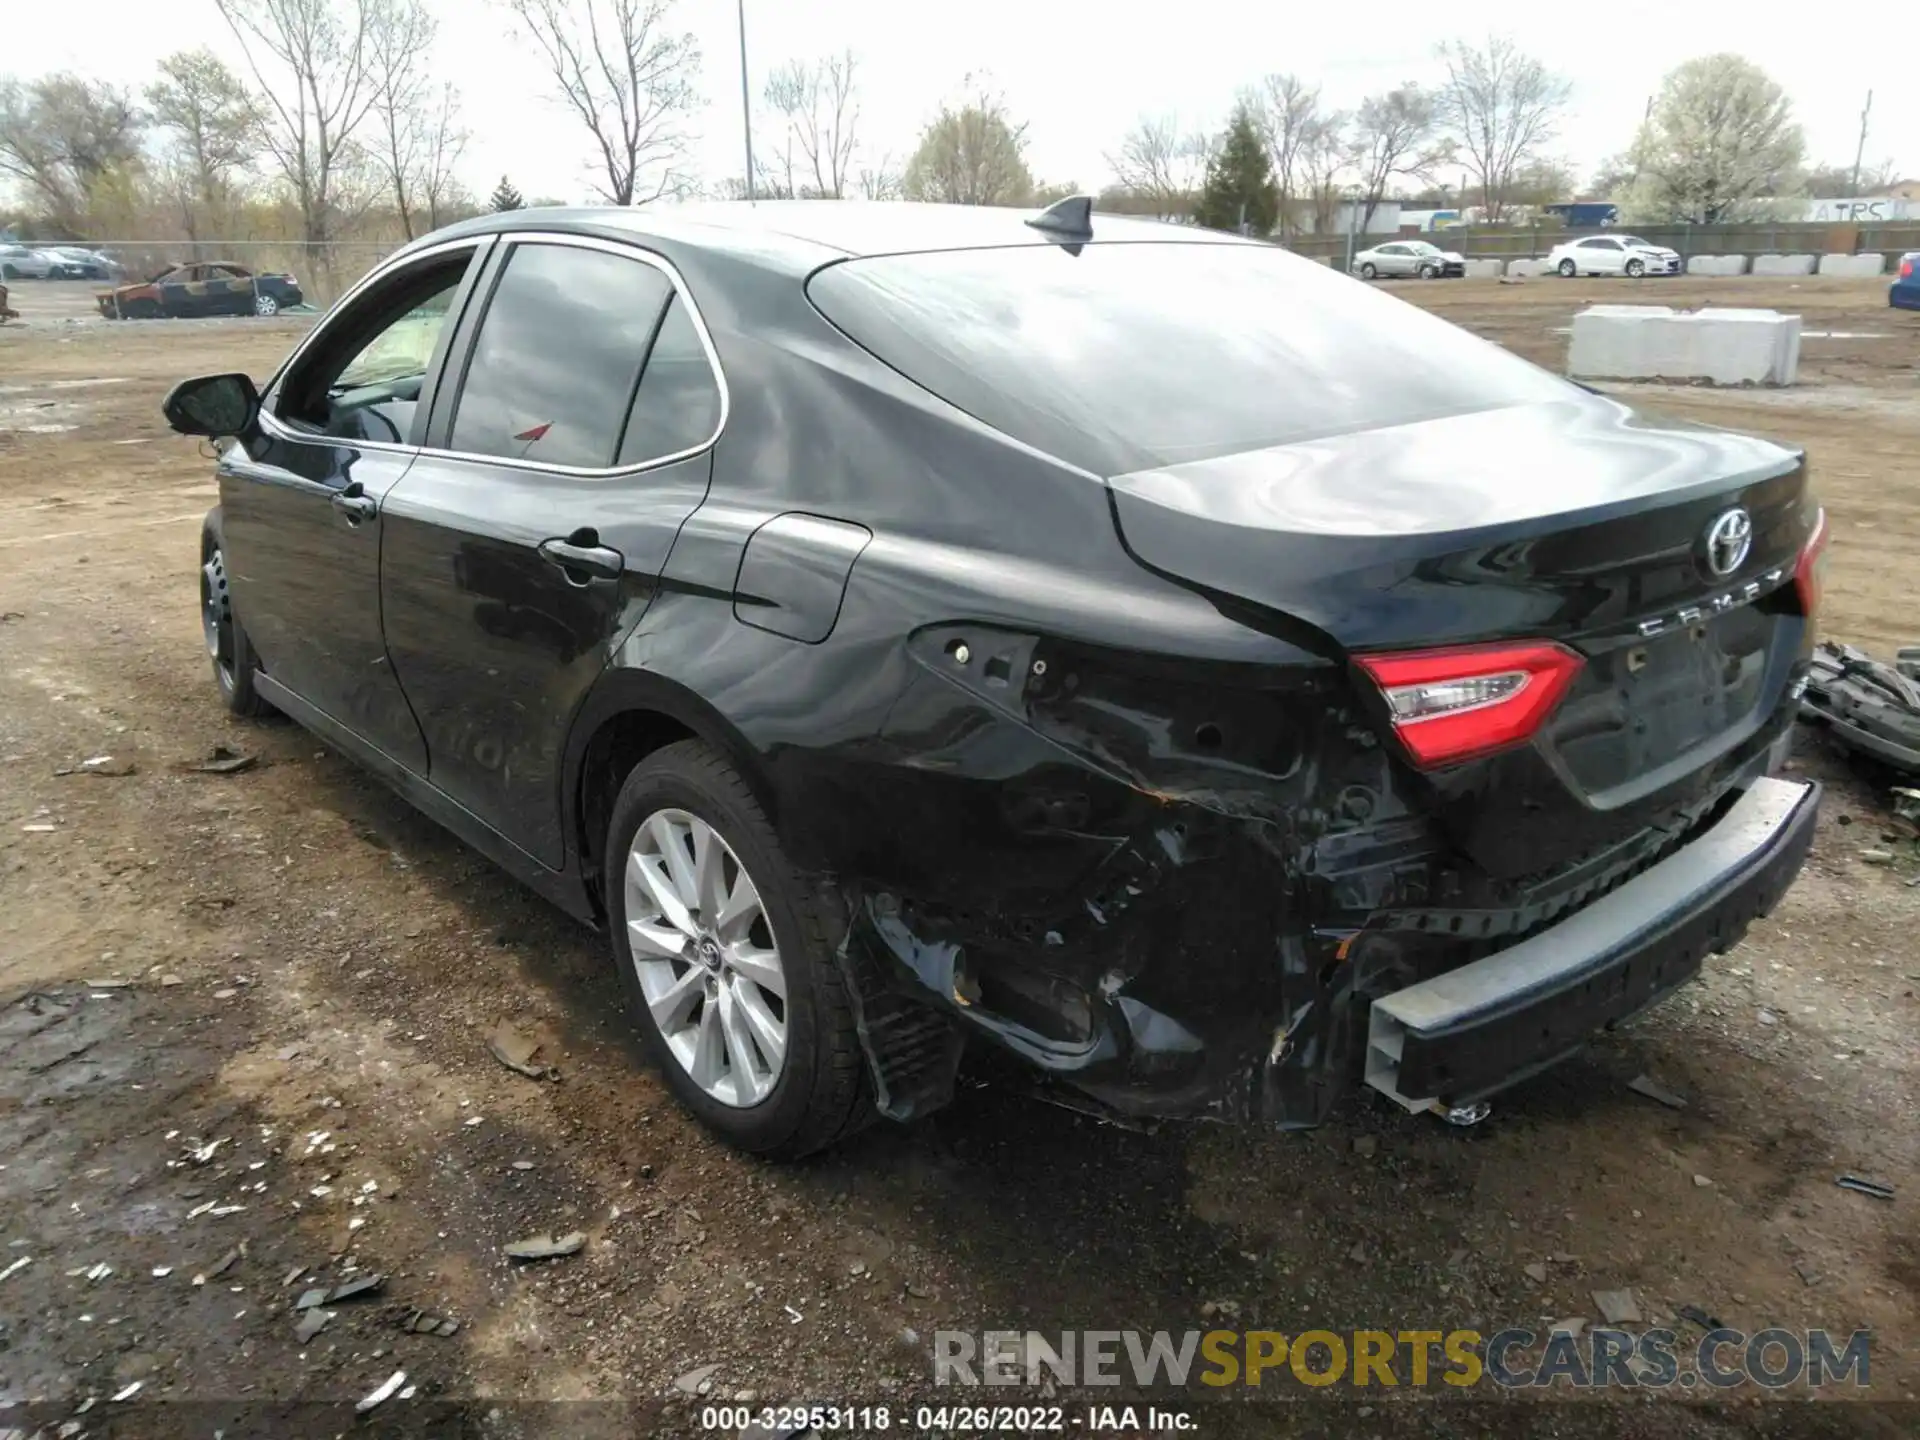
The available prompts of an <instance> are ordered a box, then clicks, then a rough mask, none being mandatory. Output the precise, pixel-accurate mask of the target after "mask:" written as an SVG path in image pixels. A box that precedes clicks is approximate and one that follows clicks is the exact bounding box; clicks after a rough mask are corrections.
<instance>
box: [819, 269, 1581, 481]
mask: <svg viewBox="0 0 1920 1440" xmlns="http://www.w3.org/2000/svg"><path fill="white" fill-rule="evenodd" d="M807 289H808V294H809V295H810V296H811V297H812V299H813V302H814V304H815V305H817V306H818V307H819V309H820V310H821V312H822V313H823V314H825V315H826V317H827V318H828V319H829V320H831V321H832V322H833V323H834V324H835V325H837V326H839V327H840V328H841V329H842V330H844V331H845V332H846V333H847V334H848V335H849V336H851V337H852V338H853V339H854V340H855V341H857V342H858V343H859V344H860V345H862V346H863V347H865V348H866V349H868V350H870V351H872V352H873V353H874V354H875V355H876V356H878V357H879V358H880V359H881V360H883V361H885V362H886V363H887V364H889V365H891V366H892V367H893V368H895V369H896V370H898V371H900V372H901V373H902V374H903V375H905V376H907V377H908V378H909V379H911V380H913V381H914V382H916V383H917V384H919V385H922V386H924V387H925V388H927V389H928V390H931V391H933V392H934V393H935V394H936V395H939V396H941V397H942V398H944V399H946V400H948V401H949V402H951V403H952V404H954V405H957V406H958V407H959V408H960V409H962V410H964V411H966V412H967V413H968V414H970V415H972V416H974V418H976V419H978V420H981V421H984V422H985V423H986V424H988V425H991V426H993V427H994V428H995V429H997V430H1001V431H1003V432H1005V433H1006V434H1008V435H1011V436H1013V437H1014V438H1015V439H1017V440H1021V441H1024V442H1025V443H1027V444H1029V445H1032V446H1034V447H1036V448H1038V449H1040V450H1044V451H1046V452H1047V453H1049V454H1052V455H1056V456H1058V457H1060V458H1061V459H1063V460H1067V461H1069V462H1070V463H1072V464H1075V465H1079V466H1081V467H1082V468H1084V469H1088V470H1091V471H1093V472H1095V473H1096V474H1101V475H1117V474H1124V473H1127V472H1129V471H1134V470H1145V469H1152V468H1155V467H1158V466H1164V465H1176V464H1180V463H1182V462H1185V461H1191V460H1204V459H1210V458H1213V457H1215V456H1219V455H1230V454H1235V453H1238V452H1240V451H1245V450H1257V449H1262V448H1264V447H1266V446H1269V445H1284V444H1287V443H1288V442H1290V441H1297V440H1306V439H1311V438H1314V437H1317V436H1324V435H1335V434H1342V433H1346V432H1349V431H1356V430H1371V429H1378V428H1382V427H1386V426H1390V425H1404V424H1409V423H1412V422H1415V421H1420V420H1432V419H1439V418H1442V417H1445V416H1450V415H1463V414H1467V413H1470V412H1472V411H1477V410H1491V409H1497V408H1499V407H1502V406H1507V405H1519V404H1526V403H1528V402H1531V401H1538V400H1563V399H1565V398H1567V397H1568V396H1569V395H1578V394H1579V393H1580V392H1579V391H1577V390H1575V389H1574V388H1573V387H1572V386H1570V385H1568V384H1567V382H1566V381H1563V380H1560V379H1558V378H1557V377H1555V376H1553V375H1550V374H1548V373H1547V372H1546V371H1544V370H1541V369H1539V368H1538V367H1536V366H1534V365H1531V364H1529V363H1528V362H1526V361H1524V360H1521V359H1519V358H1518V357H1517V356H1514V355H1512V354H1509V353H1508V352H1507V351H1505V350H1502V349H1500V348H1499V347H1498V346H1496V345H1493V344H1490V343H1489V342H1487V341H1484V340H1480V339H1478V338H1476V337H1475V336H1473V335H1470V334H1468V333H1467V332H1466V331H1464V330H1461V329H1459V328H1458V327H1456V326H1454V325H1450V324H1448V323H1447V322H1446V321H1444V320H1441V319H1439V318H1437V317H1435V316H1433V315H1430V314H1428V313H1427V312H1426V311H1424V310H1421V309H1419V308H1417V307H1416V306H1413V305H1410V304H1408V303H1406V302H1405V301H1402V300H1396V299H1394V298H1393V297H1391V296H1389V295H1385V294H1382V293H1381V292H1380V291H1378V290H1376V289H1374V288H1372V287H1371V286H1368V285H1365V284H1362V283H1360V282H1359V281H1356V280H1350V279H1348V278H1347V277H1346V276H1344V275H1340V274H1336V273H1335V272H1334V271H1333V270H1332V269H1330V268H1329V267H1327V266H1325V265H1322V264H1317V263H1314V262H1312V261H1308V260H1303V259H1301V258H1299V257H1298V256H1294V255H1290V254H1288V253H1287V252H1285V251H1283V250H1280V249H1277V248H1275V247H1272V246H1267V245H1244V244H1220V243H1206V242H1177V241H1174V242H1153V243H1125V244H1121V243H1110V244H1098V243H1096V244H1092V245H1088V246H1086V247H1085V248H1084V249H1083V250H1082V251H1081V252H1080V253H1079V254H1078V255H1073V254H1070V253H1069V252H1068V251H1067V250H1065V249H1064V248H1062V247H1060V246H1058V245H1029V246H1017V247H1009V248H1004V249H990V250H949V251H938V252H931V253H925V254H914V255H881V256H873V257H870V258H867V259H856V260H849V261H844V262H842V263H839V264H836V265H831V266H829V267H827V268H826V269H824V270H821V271H820V272H818V273H817V274H815V275H814V277H813V278H812V280H811V281H810V282H809V283H808V287H807ZM1462 458H1463V460H1468V459H1470V457H1462Z"/></svg>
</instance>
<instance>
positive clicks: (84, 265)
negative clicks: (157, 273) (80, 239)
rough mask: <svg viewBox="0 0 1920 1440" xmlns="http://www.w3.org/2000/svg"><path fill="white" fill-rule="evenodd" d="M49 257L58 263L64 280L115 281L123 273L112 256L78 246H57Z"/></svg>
mask: <svg viewBox="0 0 1920 1440" xmlns="http://www.w3.org/2000/svg"><path fill="white" fill-rule="evenodd" d="M47 255H48V257H49V258H50V259H52V260H54V261H56V262H57V264H58V267H59V272H60V274H59V278H60V279H63V280H115V279H118V278H119V277H120V275H121V273H122V271H121V268H120V266H119V264H118V263H117V262H116V261H115V260H114V259H113V258H112V257H111V256H108V255H104V254H102V253H101V252H100V251H98V250H87V249H84V248H82V247H80V246H78V245H55V246H52V247H50V248H49V249H48V250H47Z"/></svg>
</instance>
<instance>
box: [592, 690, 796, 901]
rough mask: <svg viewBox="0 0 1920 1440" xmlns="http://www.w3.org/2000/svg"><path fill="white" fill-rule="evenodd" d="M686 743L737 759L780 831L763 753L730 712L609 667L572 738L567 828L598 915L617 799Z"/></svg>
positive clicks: (740, 768) (688, 694)
mask: <svg viewBox="0 0 1920 1440" xmlns="http://www.w3.org/2000/svg"><path fill="white" fill-rule="evenodd" d="M681 740H700V741H703V742H705V743H706V744H708V745H711V746H712V747H713V748H714V749H716V750H718V751H719V752H720V753H721V754H723V755H725V756H726V757H727V758H728V759H729V760H730V761H732V762H733V764H734V766H735V768H737V769H738V770H739V772H740V774H741V776H742V777H743V778H745V780H746V782H747V785H748V788H749V789H751V790H752V791H753V794H754V798H755V799H757V800H758V801H759V802H760V805H761V807H762V808H763V809H764V810H765V811H766V812H767V818H768V819H769V820H771V821H772V822H773V823H774V825H775V827H776V829H777V828H778V825H779V814H778V810H777V809H776V806H775V799H774V793H773V789H774V787H773V786H772V785H771V784H770V783H769V781H768V778H767V774H766V769H765V766H764V765H763V764H762V762H761V759H760V756H759V753H758V752H757V751H756V750H755V749H754V748H753V746H752V745H751V744H749V743H748V741H747V739H746V737H745V736H744V735H742V734H741V733H740V731H739V730H738V729H737V728H736V727H735V726H734V725H733V724H732V722H730V721H729V720H728V719H727V718H726V717H725V716H724V715H722V714H721V713H720V712H719V711H718V710H716V709H715V708H714V707H713V706H712V705H710V704H709V703H708V702H707V701H705V700H703V699H701V698H700V697H699V696H698V695H696V694H695V693H694V692H693V691H691V690H689V689H687V688H686V687H685V686H683V685H680V684H678V683H676V682H675V681H672V680H669V679H667V678H665V677H664V676H661V675H657V674H653V673H650V672H647V671H640V670H624V669H617V670H609V671H607V672H606V673H605V674H604V675H602V676H601V677H600V679H599V681H598V682H597V683H596V684H595V686H594V688H593V690H592V691H591V692H590V693H589V694H588V696H587V698H586V700H585V702H584V703H583V704H582V705H581V707H580V711H579V713H578V715H577V716H576V717H575V718H574V723H573V727H572V729H571V731H570V733H569V734H568V737H567V752H566V768H565V770H564V771H563V772H562V773H563V775H564V776H565V777H566V790H565V793H564V797H563V798H564V803H565V811H566V813H565V815H564V817H563V818H564V821H565V824H566V832H567V834H568V835H569V836H570V837H571V839H572V842H573V850H574V854H575V855H576V856H577V857H578V863H579V873H580V880H581V883H582V885H583V887H584V888H585V890H586V892H587V896H588V898H589V900H590V901H591V903H592V905H593V907H594V910H595V911H596V913H598V914H599V915H601V916H602V917H604V916H605V914H606V902H605V897H604V895H602V893H601V888H602V887H601V883H600V869H601V862H602V860H603V859H604V851H605V846H606V835H607V825H608V822H609V820H610V819H611V817H612V814H613V802H614V799H615V798H616V797H617V796H618V795H619V793H620V787H621V785H622V784H624V783H625V781H626V778H627V776H628V775H629V774H630V773H631V772H632V770H633V768H634V766H636V765H638V764H639V763H640V762H641V761H643V760H645V759H646V758H647V757H648V756H649V755H651V754H653V753H654V752H655V751H656V750H660V749H662V748H664V747H665V746H668V745H672V744H674V743H675V742H677V741H681Z"/></svg>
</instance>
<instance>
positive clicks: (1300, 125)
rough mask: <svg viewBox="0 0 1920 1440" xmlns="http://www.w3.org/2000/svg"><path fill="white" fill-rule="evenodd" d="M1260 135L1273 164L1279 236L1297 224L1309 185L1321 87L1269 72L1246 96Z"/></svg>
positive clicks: (1321, 118) (1319, 128)
mask: <svg viewBox="0 0 1920 1440" xmlns="http://www.w3.org/2000/svg"><path fill="white" fill-rule="evenodd" d="M1247 100H1248V105H1249V107H1250V109H1251V111H1252V113H1253V117H1254V123H1255V125H1256V126H1258V128H1259V131H1260V138H1261V139H1262V140H1263V141H1265V142H1266V147H1267V158H1268V161H1269V163H1270V164H1271V165H1272V167H1273V183H1274V186H1275V188H1277V189H1278V190H1279V192H1280V223H1279V226H1278V233H1279V234H1280V235H1281V237H1282V238H1285V237H1286V236H1288V235H1291V234H1292V233H1293V232H1294V231H1295V230H1296V229H1297V228H1298V224H1299V221H1298V218H1297V216H1296V213H1295V212H1296V211H1297V210H1298V209H1299V208H1300V202H1301V201H1302V200H1303V199H1306V198H1307V196H1306V193H1305V192H1306V191H1307V189H1308V188H1309V185H1308V179H1307V173H1306V171H1307V163H1306V162H1307V156H1308V152H1309V150H1310V149H1311V148H1312V147H1313V146H1314V144H1315V143H1316V142H1317V141H1318V140H1319V139H1320V138H1321V135H1322V131H1323V129H1324V126H1325V117H1324V116H1323V115H1322V114H1321V112H1320V87H1319V86H1318V85H1309V84H1307V82H1306V81H1304V80H1302V79H1301V78H1300V77H1299V76H1297V75H1269V76H1267V77H1266V79H1264V80H1262V81H1261V82H1260V86H1259V89H1258V90H1257V91H1256V92H1255V93H1254V94H1252V95H1250V96H1248V97H1247Z"/></svg>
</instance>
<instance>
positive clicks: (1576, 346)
mask: <svg viewBox="0 0 1920 1440" xmlns="http://www.w3.org/2000/svg"><path fill="white" fill-rule="evenodd" d="M1799 368H1800V317H1799V316H1798V315H1782V314H1780V313H1779V312H1778V311H1775V310H1713V309H1707V310H1693V311H1686V310H1675V309H1673V307H1671V306H1669V305H1593V306H1589V307H1588V308H1587V309H1585V310H1582V311H1581V312H1580V313H1579V314H1578V315H1575V316H1574V317H1573V343H1572V345H1571V346H1570V347H1569V349H1568V352H1567V373H1568V374H1570V375H1574V376H1578V377H1580V378H1582V379H1588V380H1696V381H1697V380H1704V381H1707V382H1708V383H1709V384H1713V385H1791V384H1793V382H1794V377H1795V375H1796V374H1797V373H1798V371H1799Z"/></svg>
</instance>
